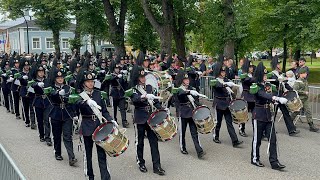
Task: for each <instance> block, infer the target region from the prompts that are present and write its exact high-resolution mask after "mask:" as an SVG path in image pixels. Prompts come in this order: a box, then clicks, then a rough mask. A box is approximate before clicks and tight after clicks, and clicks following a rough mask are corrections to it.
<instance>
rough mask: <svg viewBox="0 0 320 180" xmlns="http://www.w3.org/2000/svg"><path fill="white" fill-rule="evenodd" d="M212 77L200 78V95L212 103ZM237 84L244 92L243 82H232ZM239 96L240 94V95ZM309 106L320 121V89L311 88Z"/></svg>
mask: <svg viewBox="0 0 320 180" xmlns="http://www.w3.org/2000/svg"><path fill="white" fill-rule="evenodd" d="M212 79H214V78H213V77H211V76H203V77H201V78H200V93H201V94H204V95H206V96H207V97H208V98H209V100H210V101H212V100H213V99H214V97H213V88H212V87H211V86H210V80H212ZM232 81H233V82H234V83H235V84H238V85H240V89H239V91H240V92H242V86H241V80H240V79H234V80H232ZM238 95H239V93H238ZM309 105H310V107H311V110H312V118H313V119H315V120H320V87H316V86H309Z"/></svg>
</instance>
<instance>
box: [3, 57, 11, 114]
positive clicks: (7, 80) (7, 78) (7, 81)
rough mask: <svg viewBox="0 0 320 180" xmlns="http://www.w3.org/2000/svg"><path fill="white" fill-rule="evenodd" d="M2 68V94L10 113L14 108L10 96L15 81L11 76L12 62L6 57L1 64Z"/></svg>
mask: <svg viewBox="0 0 320 180" xmlns="http://www.w3.org/2000/svg"><path fill="white" fill-rule="evenodd" d="M1 68H2V74H1V78H2V83H1V89H2V94H3V98H4V105H5V107H6V108H7V112H8V113H9V112H10V110H12V109H13V108H12V104H11V101H10V96H11V93H10V87H11V84H12V82H13V77H11V71H10V63H9V61H8V60H7V59H6V58H5V59H3V61H2V64H1Z"/></svg>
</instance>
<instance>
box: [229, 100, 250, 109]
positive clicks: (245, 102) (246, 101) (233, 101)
mask: <svg viewBox="0 0 320 180" xmlns="http://www.w3.org/2000/svg"><path fill="white" fill-rule="evenodd" d="M238 100H241V101H244V102H245V103H246V104H247V105H246V106H245V107H248V101H246V100H244V99H241V98H236V99H233V100H232V101H230V104H229V106H228V107H229V108H230V105H231V104H232V103H233V102H235V101H238Z"/></svg>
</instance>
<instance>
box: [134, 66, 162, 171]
mask: <svg viewBox="0 0 320 180" xmlns="http://www.w3.org/2000/svg"><path fill="white" fill-rule="evenodd" d="M145 75H146V73H145V71H144V68H143V67H140V66H137V65H135V66H134V67H133V69H132V78H131V80H132V81H131V82H132V83H133V86H132V87H133V91H134V92H133V94H132V95H131V100H132V102H133V105H134V107H135V109H134V119H133V120H134V123H135V131H136V134H135V135H136V145H137V164H138V165H139V170H140V171H141V172H143V173H146V172H147V171H148V170H147V168H146V166H145V160H144V158H143V149H144V137H145V132H146V133H147V138H148V140H149V144H150V148H151V156H152V163H153V172H154V173H156V174H158V175H165V171H164V170H163V169H162V167H161V164H160V154H159V148H158V138H157V135H156V134H155V133H154V132H153V131H152V130H151V128H150V127H149V125H148V124H147V120H148V118H149V116H150V114H151V113H152V106H150V104H149V103H148V101H153V106H155V108H157V109H161V108H162V107H161V106H160V103H159V101H158V100H157V99H155V98H156V96H155V95H154V90H153V88H152V86H150V85H146V84H145V83H146V78H145Z"/></svg>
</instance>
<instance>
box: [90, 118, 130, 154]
mask: <svg viewBox="0 0 320 180" xmlns="http://www.w3.org/2000/svg"><path fill="white" fill-rule="evenodd" d="M92 139H93V141H94V142H95V143H96V144H97V145H99V146H100V147H102V148H103V149H104V150H105V152H106V153H107V154H108V155H109V156H110V157H117V156H119V155H120V154H122V153H124V152H125V151H126V150H127V148H128V146H129V140H128V138H127V137H126V136H125V135H124V134H123V133H122V132H120V131H119V129H118V127H117V126H116V125H115V124H114V123H113V122H105V123H103V124H101V125H100V126H99V127H97V128H96V130H95V131H94V132H93V134H92Z"/></svg>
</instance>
